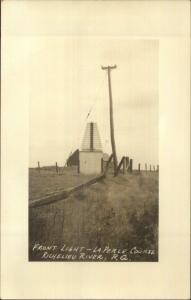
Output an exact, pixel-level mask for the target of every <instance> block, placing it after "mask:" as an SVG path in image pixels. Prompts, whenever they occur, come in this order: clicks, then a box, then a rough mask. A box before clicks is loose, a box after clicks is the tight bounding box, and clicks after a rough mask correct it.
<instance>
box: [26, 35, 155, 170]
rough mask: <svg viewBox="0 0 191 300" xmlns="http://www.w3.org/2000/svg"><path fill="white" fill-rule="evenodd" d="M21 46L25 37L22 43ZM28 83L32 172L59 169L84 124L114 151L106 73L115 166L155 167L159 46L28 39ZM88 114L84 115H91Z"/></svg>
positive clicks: (118, 40)
mask: <svg viewBox="0 0 191 300" xmlns="http://www.w3.org/2000/svg"><path fill="white" fill-rule="evenodd" d="M23 40H24V39H23ZM25 44H27V47H28V49H30V55H29V56H28V59H27V70H28V71H27V72H28V80H29V116H30V117H29V130H30V134H29V144H30V145H29V148H30V151H29V152H30V161H29V165H30V167H35V166H37V162H38V161H40V163H41V165H52V164H55V162H58V164H59V165H64V164H65V161H66V159H67V157H68V155H69V154H70V153H71V152H72V151H75V149H77V148H79V149H80V147H81V143H82V139H83V135H84V131H85V126H86V124H87V122H96V123H97V125H98V129H99V133H100V137H101V142H102V146H103V151H104V152H106V153H108V154H110V153H111V143H110V124H109V95H108V81H107V73H106V71H103V70H102V69H101V66H102V65H103V66H107V65H114V64H116V65H117V68H116V69H115V70H113V71H112V72H111V81H112V94H113V108H114V130H115V131H114V132H115V140H116V150H117V156H118V160H120V159H121V157H122V156H123V155H125V156H129V157H131V158H133V159H134V165H135V167H136V165H137V164H138V163H141V164H142V165H144V164H145V163H148V164H154V165H156V164H157V163H158V97H159V95H158V51H159V45H158V41H157V40H153V39H150V40H149V39H148V40H144V39H126V38H123V37H115V38H112V37H108V38H107V37H98V36H96V37H85V36H83V37H79V36H62V35H59V36H33V37H30V38H26V39H25ZM90 110H91V113H90V115H89V117H88V118H87V115H88V112H89V111H90Z"/></svg>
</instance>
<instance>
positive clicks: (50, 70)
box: [29, 37, 159, 262]
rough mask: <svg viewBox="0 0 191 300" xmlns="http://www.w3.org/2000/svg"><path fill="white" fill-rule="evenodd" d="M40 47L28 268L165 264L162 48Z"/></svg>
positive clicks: (138, 43)
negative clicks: (41, 264)
mask: <svg viewBox="0 0 191 300" xmlns="http://www.w3.org/2000/svg"><path fill="white" fill-rule="evenodd" d="M33 47H34V49H33V51H34V55H33V56H32V58H31V61H30V70H29V76H30V122H29V132H30V136H29V140H30V165H29V260H32V261H95V262H103V261H108V262H111V261H112V262H134V261H150V262H152V261H158V242H159V241H158V214H159V196H158V195H159V192H158V190H159V189H158V183H159V162H158V51H159V43H158V41H157V40H153V39H151V40H142V39H121V38H118V39H117V38H116V39H110V38H108V39H104V38H94V37H92V38H91V37H89V38H85V37H69V38H63V37H59V38H38V39H35V41H34V42H33ZM36 70H38V72H36Z"/></svg>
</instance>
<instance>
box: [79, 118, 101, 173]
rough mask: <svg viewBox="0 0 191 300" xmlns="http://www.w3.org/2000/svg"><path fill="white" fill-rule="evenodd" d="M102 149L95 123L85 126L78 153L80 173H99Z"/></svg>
mask: <svg viewBox="0 0 191 300" xmlns="http://www.w3.org/2000/svg"><path fill="white" fill-rule="evenodd" d="M102 158H103V151H102V146H101V140H100V136H99V132H98V128H97V124H96V123H93V122H91V123H88V124H87V126H86V130H85V134H84V138H83V142H82V148H81V151H80V153H79V169H80V173H82V174H100V173H101V171H102V167H101V164H102Z"/></svg>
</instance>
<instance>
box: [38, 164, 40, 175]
mask: <svg viewBox="0 0 191 300" xmlns="http://www.w3.org/2000/svg"><path fill="white" fill-rule="evenodd" d="M38 172H39V173H40V162H39V161H38Z"/></svg>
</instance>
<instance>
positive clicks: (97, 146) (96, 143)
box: [81, 122, 102, 151]
mask: <svg viewBox="0 0 191 300" xmlns="http://www.w3.org/2000/svg"><path fill="white" fill-rule="evenodd" d="M81 149H82V151H102V145H101V139H100V135H99V131H98V127H97V123H94V122H90V123H87V125H86V129H85V134H84V138H83V141H82V148H81Z"/></svg>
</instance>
